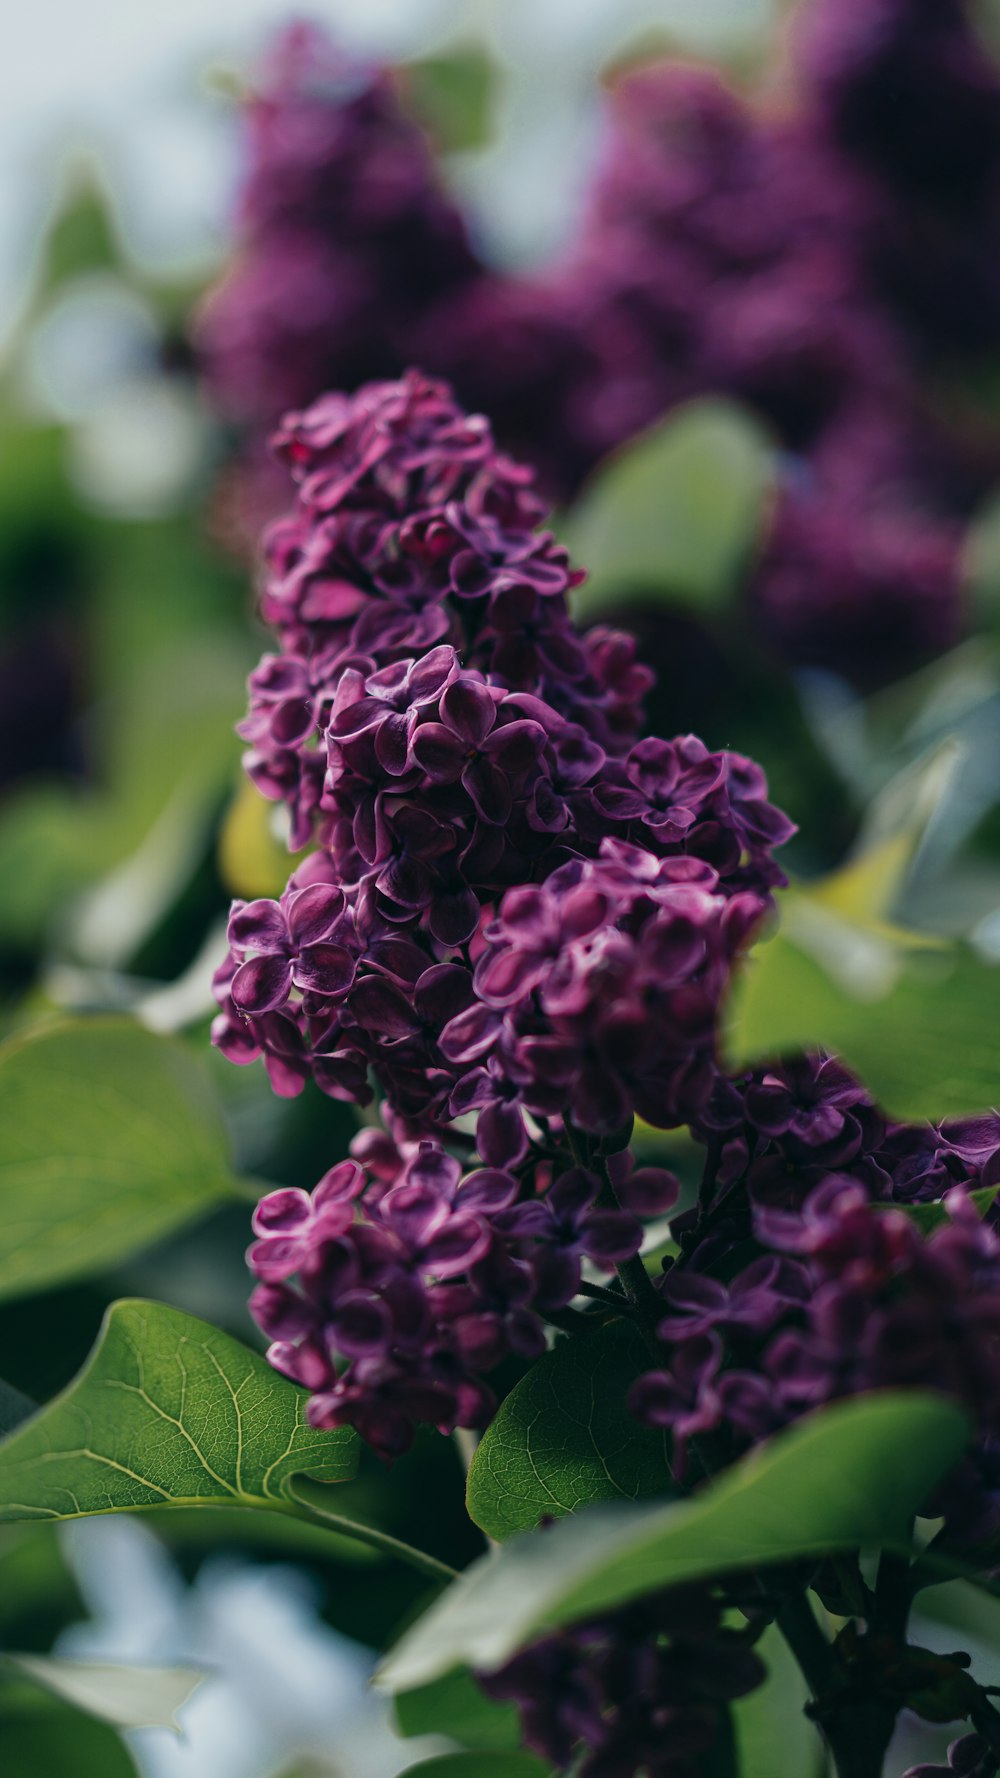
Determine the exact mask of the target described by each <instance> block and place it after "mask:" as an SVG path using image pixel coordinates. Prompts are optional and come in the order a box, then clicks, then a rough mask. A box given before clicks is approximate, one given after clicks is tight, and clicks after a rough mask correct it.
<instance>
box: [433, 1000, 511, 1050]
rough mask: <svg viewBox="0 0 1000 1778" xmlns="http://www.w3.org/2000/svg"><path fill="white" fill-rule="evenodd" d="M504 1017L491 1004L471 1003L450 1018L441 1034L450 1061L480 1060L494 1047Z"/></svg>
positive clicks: (443, 1047)
mask: <svg viewBox="0 0 1000 1778" xmlns="http://www.w3.org/2000/svg"><path fill="white" fill-rule="evenodd" d="M500 1024H501V1020H500V1019H499V1017H498V1016H497V1014H496V1013H495V1012H493V1011H491V1009H490V1008H489V1007H488V1006H480V1005H478V1004H477V1005H475V1006H470V1007H468V1008H467V1009H466V1011H465V1012H460V1013H458V1014H457V1016H456V1017H455V1018H453V1019H449V1021H448V1023H447V1025H446V1026H445V1028H444V1030H443V1031H442V1033H441V1036H440V1038H439V1040H438V1041H439V1043H440V1046H441V1051H442V1053H443V1054H444V1055H446V1056H447V1058H448V1060H449V1062H476V1061H478V1060H479V1058H480V1057H481V1056H485V1055H486V1054H488V1052H489V1051H490V1050H491V1049H492V1048H493V1045H494V1044H495V1043H496V1040H497V1037H498V1036H499V1033H500Z"/></svg>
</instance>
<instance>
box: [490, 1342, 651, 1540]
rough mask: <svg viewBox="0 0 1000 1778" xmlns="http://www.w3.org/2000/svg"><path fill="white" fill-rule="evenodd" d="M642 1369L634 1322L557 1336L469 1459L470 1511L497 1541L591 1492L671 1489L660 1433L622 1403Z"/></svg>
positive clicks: (591, 1497)
mask: <svg viewBox="0 0 1000 1778" xmlns="http://www.w3.org/2000/svg"><path fill="white" fill-rule="evenodd" d="M648 1369H649V1354H648V1352H647V1351H646V1348H645V1346H644V1345H643V1342H642V1340H641V1338H640V1336H639V1334H638V1333H637V1332H636V1330H635V1327H634V1326H633V1325H632V1323H631V1322H628V1321H625V1320H621V1321H614V1322H612V1323H611V1324H610V1325H609V1326H607V1327H601V1328H594V1329H593V1330H592V1331H591V1332H588V1333H584V1334H582V1335H574V1336H573V1337H572V1338H571V1339H567V1340H559V1341H558V1342H557V1343H556V1345H555V1346H554V1347H553V1349H552V1351H551V1352H547V1353H546V1354H545V1356H544V1357H543V1358H540V1359H539V1360H538V1363H537V1364H534V1365H532V1368H531V1370H530V1371H529V1372H528V1374H527V1376H526V1377H523V1378H522V1380H521V1382H520V1383H518V1384H517V1386H516V1388H514V1389H512V1390H511V1393H510V1394H509V1395H508V1396H507V1398H506V1400H505V1401H503V1402H502V1403H501V1405H500V1408H499V1411H498V1412H497V1415H496V1417H495V1419H494V1420H493V1421H492V1423H491V1425H490V1426H489V1427H487V1429H486V1432H485V1433H484V1434H483V1437H482V1439H481V1441H480V1444H479V1446H478V1449H477V1450H476V1454H475V1456H474V1457H473V1460H472V1463H471V1465H470V1468H469V1487H468V1506H469V1512H470V1513H471V1515H472V1517H473V1518H474V1519H475V1521H476V1524H477V1525H480V1526H481V1527H482V1529H483V1530H484V1531H485V1532H486V1533H487V1536H489V1537H493V1538H495V1539H496V1540H497V1542H499V1543H502V1542H503V1541H504V1539H505V1538H507V1537H510V1536H512V1535H513V1533H514V1532H515V1531H528V1530H531V1529H533V1528H534V1526H536V1525H537V1524H538V1522H539V1520H540V1519H542V1518H544V1517H548V1516H551V1517H554V1518H561V1517H562V1516H563V1515H564V1514H566V1513H572V1512H576V1511H577V1510H578V1509H579V1508H580V1507H581V1506H590V1505H591V1504H592V1503H593V1502H594V1501H597V1500H641V1499H644V1498H648V1497H649V1496H651V1495H663V1494H666V1493H669V1492H670V1491H671V1486H672V1484H671V1476H670V1469H669V1465H668V1462H667V1449H666V1442H665V1435H664V1434H663V1432H654V1431H652V1430H650V1429H648V1428H647V1427H644V1426H640V1425H639V1423H638V1421H636V1420H635V1419H633V1417H632V1415H631V1414H630V1413H629V1412H628V1409H627V1407H626V1406H625V1398H626V1395H627V1393H628V1388H629V1385H630V1384H631V1383H632V1382H634V1380H635V1378H636V1377H637V1376H638V1375H639V1373H640V1372H641V1371H642V1370H648Z"/></svg>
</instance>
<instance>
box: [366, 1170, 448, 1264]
mask: <svg viewBox="0 0 1000 1778" xmlns="http://www.w3.org/2000/svg"><path fill="white" fill-rule="evenodd" d="M381 1212H382V1215H383V1216H384V1217H385V1220H386V1222H387V1223H388V1224H389V1226H390V1227H391V1228H392V1230H393V1232H394V1233H395V1234H397V1235H399V1237H400V1239H401V1240H403V1241H405V1242H406V1243H407V1245H408V1246H410V1247H412V1248H414V1249H415V1250H416V1249H419V1248H422V1247H424V1246H425V1244H426V1243H427V1242H428V1241H429V1240H430V1239H431V1237H432V1236H433V1235H435V1234H436V1233H437V1231H438V1229H439V1228H441V1227H442V1225H443V1224H445V1223H446V1222H447V1221H448V1220H449V1217H450V1215H451V1205H450V1202H449V1200H448V1199H447V1198H446V1197H442V1195H441V1193H440V1192H439V1191H436V1190H435V1189H434V1187H433V1186H431V1185H394V1186H393V1187H392V1189H391V1191H388V1192H387V1193H386V1195H385V1197H384V1198H383V1199H382V1204H381Z"/></svg>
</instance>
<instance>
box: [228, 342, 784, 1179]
mask: <svg viewBox="0 0 1000 1778" xmlns="http://www.w3.org/2000/svg"><path fill="white" fill-rule="evenodd" d="M279 445H280V449H281V451H282V453H283V454H284V456H285V457H286V459H287V460H288V461H289V463H290V464H291V466H292V471H293V474H294V476H295V478H296V480H297V482H298V485H299V495H298V501H297V504H296V507H295V510H294V512H293V513H292V515H291V516H290V517H289V518H288V519H286V520H282V521H280V522H279V523H278V524H277V525H276V526H275V527H274V528H273V529H272V532H271V534H270V537H269V540H268V546H267V555H268V564H269V573H268V578H267V581H266V584H265V588H264V595H263V610H264V614H265V616H266V617H267V618H268V619H269V620H270V621H271V622H272V623H273V624H274V626H275V628H276V629H277V631H278V634H279V638H280V640H281V643H282V653H281V654H279V655H270V656H267V657H265V659H264V661H263V662H262V664H261V666H260V667H259V668H258V669H257V670H256V672H255V673H254V674H253V675H252V678H251V707H250V713H249V716H248V717H247V719H246V721H245V722H244V723H243V724H242V725H241V732H242V734H243V735H244V737H245V738H246V740H247V741H248V742H249V743H250V752H249V754H248V756H247V767H248V770H249V772H250V775H251V777H252V778H253V780H254V782H255V783H256V784H257V785H258V787H259V788H260V789H261V790H262V791H263V792H264V793H265V794H266V795H268V796H270V797H272V798H276V799H281V800H282V801H284V802H285V804H286V805H287V807H288V809H289V812H290V816H291V839H292V844H293V845H294V846H296V847H302V846H304V845H307V844H309V843H311V842H315V843H316V844H317V846H318V850H316V851H315V852H313V853H312V854H311V856H310V857H309V858H308V859H307V860H306V861H305V863H304V864H302V865H301V866H300V867H299V868H298V870H297V871H296V872H295V873H294V875H293V876H292V878H291V880H290V882H289V885H288V888H287V890H286V891H285V893H284V895H283V896H282V897H281V899H280V901H278V902H271V901H259V902H253V903H251V904H249V905H243V904H238V905H237V906H236V908H234V911H233V915H232V919H231V922H230V929H229V937H230V955H229V957H228V959H227V961H226V963H225V964H224V965H223V967H222V969H221V970H220V972H219V974H218V977H217V983H216V986H217V992H218V997H219V1000H220V1004H221V1006H222V1008H223V1012H222V1015H221V1017H220V1019H219V1020H218V1021H217V1023H216V1028H215V1033H214V1035H215V1041H216V1042H217V1043H218V1044H219V1045H220V1047H221V1048H222V1049H223V1050H224V1051H225V1053H226V1054H227V1055H229V1056H230V1057H231V1059H232V1060H234V1061H238V1062H248V1061H251V1060H253V1059H254V1058H255V1057H257V1056H258V1055H261V1054H263V1055H264V1056H265V1058H266V1060H267V1065H268V1069H269V1072H270V1075H271V1079H272V1082H273V1084H274V1085H275V1087H276V1089H277V1090H278V1091H279V1092H284V1093H294V1092H297V1091H299V1090H301V1087H302V1084H303V1082H304V1081H305V1079H306V1078H307V1077H308V1076H309V1075H312V1076H313V1077H314V1078H315V1079H316V1080H317V1082H318V1083H319V1085H320V1086H321V1087H322V1089H323V1090H324V1091H325V1092H327V1093H330V1094H331V1095H333V1096H334V1097H339V1098H345V1099H349V1100H352V1101H354V1102H356V1103H363V1102H365V1100H366V1099H367V1098H368V1097H369V1096H370V1088H369V1086H368V1075H369V1072H370V1071H374V1073H375V1075H376V1077H377V1078H378V1080H379V1083H380V1085H381V1087H382V1089H383V1091H384V1092H385V1093H386V1095H387V1098H388V1101H389V1110H390V1116H391V1117H397V1118H400V1119H401V1120H402V1127H403V1128H404V1131H405V1133H408V1134H410V1135H412V1134H420V1133H424V1134H427V1133H429V1132H432V1131H434V1130H441V1129H443V1128H445V1127H447V1125H448V1124H449V1123H450V1121H451V1120H452V1119H453V1118H455V1117H457V1116H465V1115H466V1114H467V1113H469V1112H471V1111H474V1110H475V1111H478V1112H479V1122H480V1125H481V1126H482V1129H481V1135H480V1152H481V1154H482V1156H483V1158H484V1159H485V1160H488V1161H489V1162H490V1164H493V1165H500V1166H506V1165H508V1164H512V1163H515V1162H517V1161H518V1160H520V1159H521V1158H522V1157H523V1155H524V1153H525V1152H526V1148H527V1143H528V1140H529V1138H528V1133H527V1130H526V1126H525V1123H524V1115H523V1114H524V1113H525V1112H528V1113H529V1114H532V1115H534V1116H535V1117H536V1118H537V1117H546V1118H549V1117H553V1116H558V1115H559V1114H560V1113H561V1112H562V1111H563V1110H564V1109H565V1108H566V1107H567V1106H572V1109H573V1115H574V1116H575V1117H576V1118H577V1119H578V1120H579V1123H580V1127H581V1128H583V1129H586V1130H590V1131H594V1132H601V1133H608V1132H610V1130H611V1129H613V1128H616V1127H618V1126H619V1125H621V1124H622V1123H624V1122H626V1121H627V1119H628V1117H629V1116H630V1115H631V1113H632V1111H633V1110H635V1109H636V1108H637V1107H641V1108H642V1110H643V1113H644V1115H645V1116H647V1117H648V1118H649V1119H650V1120H651V1121H654V1122H657V1123H660V1124H665V1123H671V1122H677V1121H678V1120H681V1119H683V1118H684V1117H685V1116H689V1115H693V1114H694V1112H695V1111H696V1110H697V1109H698V1107H699V1106H700V1105H702V1104H703V1103H704V1102H705V1100H706V1098H707V1095H708V1092H709V1091H710V1088H711V1085H712V1081H713V1078H714V1063H713V1045H714V1027H715V1017H716V1011H717V1007H718V1004H719V1001H720V998H721V995H722V993H723V990H724V988H725V985H726V981H727V978H728V972H729V967H730V965H731V963H732V960H733V958H734V956H735V955H736V953H737V951H738V950H739V949H740V948H741V946H742V945H743V944H745V942H746V941H747V938H748V936H749V934H750V932H751V931H752V929H753V927H754V926H755V925H756V924H757V922H758V921H759V919H760V917H761V915H762V914H763V912H764V911H765V908H766V906H767V901H768V896H769V892H770V889H771V888H772V887H773V886H774V885H775V884H776V883H779V882H780V881H781V880H782V877H781V872H780V870H779V869H778V867H777V865H776V864H775V862H774V858H773V852H774V849H775V847H777V846H778V845H780V844H781V843H782V842H783V841H784V840H785V839H786V838H787V837H788V835H789V834H790V832H791V825H790V823H789V822H788V821H787V820H786V819H785V817H784V816H783V815H781V814H780V813H779V812H778V811H777V810H776V809H774V808H773V807H772V806H771V805H770V804H769V803H768V802H767V799H766V785H765V782H764V778H763V774H762V773H761V772H760V770H759V768H758V767H756V766H755V765H754V764H753V762H752V761H749V760H745V759H742V758H740V757H739V756H737V755H730V754H712V753H709V752H708V751H707V749H705V748H704V747H703V746H702V745H701V743H700V742H698V741H697V740H696V739H694V738H693V737H690V736H689V737H686V738H680V739H678V740H676V741H673V742H660V741H654V740H642V741H640V740H637V738H636V735H637V730H638V725H639V715H640V699H641V696H642V693H643V691H644V690H645V689H646V686H647V684H648V675H647V673H646V672H645V670H644V669H643V668H642V667H640V666H639V665H638V663H637V662H636V661H635V658H634V651H633V648H632V646H631V644H630V643H629V642H628V641H627V640H626V639H625V638H623V637H618V636H616V635H615V634H613V633H612V632H609V631H606V630H600V631H597V632H591V634H590V635H589V636H588V637H587V638H585V639H581V638H580V637H578V635H577V634H576V632H575V630H574V628H573V626H572V624H571V621H570V618H569V615H568V612H567V606H566V595H567V592H568V591H569V589H570V588H571V587H572V586H573V584H574V583H575V582H576V581H577V580H578V579H579V578H580V576H579V573H578V572H577V571H575V570H573V569H572V568H571V567H570V565H569V563H568V560H567V558H566V555H565V552H564V551H563V550H562V549H560V548H559V547H558V546H557V545H556V544H555V543H554V541H553V539H552V537H551V536H550V535H549V534H548V533H546V532H541V531H539V530H538V528H537V522H538V517H539V507H538V504H537V502H536V500H535V498H534V495H533V494H532V493H531V490H530V485H529V484H530V477H529V475H528V472H527V471H525V470H522V469H520V468H518V467H517V466H515V465H513V464H511V463H510V462H509V461H508V460H507V459H506V458H504V457H502V456H499V455H498V454H497V452H496V450H495V449H494V446H493V443H492V438H491V436H490V432H489V428H488V426H487V425H486V422H485V421H483V420H480V419H477V418H470V417H469V416H467V415H466V414H464V413H463V412H462V411H461V410H460V409H459V408H458V407H457V406H456V405H455V403H454V401H453V400H452V398H451V396H450V394H449V392H448V391H447V390H446V389H445V388H444V386H443V385H441V384H437V383H433V382H428V381H426V380H425V379H423V378H422V377H420V376H419V375H417V374H416V373H411V374H409V375H408V376H407V377H405V378H404V379H403V380H402V381H401V382H399V383H394V384H372V385H369V386H368V387H366V388H365V389H363V390H361V391H360V393H359V394H358V395H357V396H355V397H353V398H350V399H349V398H346V397H342V396H326V397H324V398H323V399H322V400H321V401H319V402H317V403H316V404H315V405H314V406H313V407H312V408H311V409H308V410H307V411H306V412H305V413H303V414H298V415H293V416H291V417H290V418H289V419H288V420H286V422H285V425H284V427H283V430H282V432H281V433H280V434H279ZM529 886H531V887H529ZM567 921H569V924H567ZM512 950H514V951H518V952H520V953H521V956H522V964H521V965H520V966H515V967H514V968H513V969H512V968H511V966H510V961H509V958H510V954H511V952H512ZM529 953H530V957H531V963H530V967H528V966H527V965H526V964H525V963H524V959H525V958H527V956H528V954H529ZM505 959H506V961H505ZM557 1013H558V1022H557V1023H552V1021H553V1020H555V1019H556V1017H557ZM540 1030H541V1037H540Z"/></svg>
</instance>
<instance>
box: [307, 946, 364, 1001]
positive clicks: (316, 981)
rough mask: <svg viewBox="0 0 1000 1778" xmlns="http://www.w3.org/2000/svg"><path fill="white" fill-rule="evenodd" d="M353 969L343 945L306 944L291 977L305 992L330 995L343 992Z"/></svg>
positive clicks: (350, 978)
mask: <svg viewBox="0 0 1000 1778" xmlns="http://www.w3.org/2000/svg"><path fill="white" fill-rule="evenodd" d="M356 968H357V964H356V962H355V959H354V958H353V957H352V956H351V953H350V951H345V949H344V947H343V945H310V946H309V949H308V950H307V951H303V952H302V955H301V957H300V958H299V959H298V962H297V963H296V964H295V965H294V967H293V969H292V980H293V982H294V983H295V986H296V987H297V988H301V989H302V990H303V991H304V992H305V993H308V994H322V995H324V996H325V997H331V996H333V995H336V994H346V992H347V990H348V988H349V987H350V985H351V983H352V982H353V980H354V972H355V969H356Z"/></svg>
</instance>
